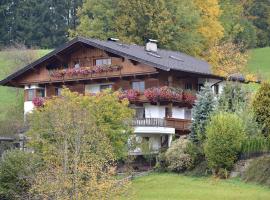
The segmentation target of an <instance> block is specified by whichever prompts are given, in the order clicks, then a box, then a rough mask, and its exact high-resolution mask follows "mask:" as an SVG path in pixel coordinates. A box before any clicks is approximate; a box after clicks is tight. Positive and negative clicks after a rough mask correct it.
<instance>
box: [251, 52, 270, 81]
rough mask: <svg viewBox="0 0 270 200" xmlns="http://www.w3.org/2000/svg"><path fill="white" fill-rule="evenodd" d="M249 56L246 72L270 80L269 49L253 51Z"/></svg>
mask: <svg viewBox="0 0 270 200" xmlns="http://www.w3.org/2000/svg"><path fill="white" fill-rule="evenodd" d="M249 55H250V58H249V62H248V70H249V71H250V72H252V73H255V74H259V75H261V76H262V78H263V79H265V80H270V47H265V48H260V49H253V50H251V51H250V53H249Z"/></svg>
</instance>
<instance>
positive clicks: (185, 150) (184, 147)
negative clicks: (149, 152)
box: [165, 138, 196, 172]
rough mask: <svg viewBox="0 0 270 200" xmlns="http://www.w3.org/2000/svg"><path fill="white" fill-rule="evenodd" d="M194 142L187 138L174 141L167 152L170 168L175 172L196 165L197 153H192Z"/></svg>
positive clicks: (166, 158)
mask: <svg viewBox="0 0 270 200" xmlns="http://www.w3.org/2000/svg"><path fill="white" fill-rule="evenodd" d="M191 145H192V143H191V142H190V141H189V140H187V139H182V138H180V139H178V140H176V141H174V142H173V143H172V145H171V147H170V148H169V149H168V150H167V152H166V153H165V160H166V164H167V166H168V170H170V171H174V172H184V171H185V170H188V169H191V168H193V167H194V163H195V160H196V154H191V153H190V150H191V149H192V148H193V147H192V146H191Z"/></svg>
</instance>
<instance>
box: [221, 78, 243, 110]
mask: <svg viewBox="0 0 270 200" xmlns="http://www.w3.org/2000/svg"><path fill="white" fill-rule="evenodd" d="M247 106H248V92H247V91H246V90H245V89H244V87H243V86H242V85H241V84H240V83H235V82H227V83H226V85H225V86H224V87H223V90H222V93H221V94H220V96H219V99H218V110H219V111H225V112H232V113H234V112H241V111H243V110H244V109H245V108H246V107H247Z"/></svg>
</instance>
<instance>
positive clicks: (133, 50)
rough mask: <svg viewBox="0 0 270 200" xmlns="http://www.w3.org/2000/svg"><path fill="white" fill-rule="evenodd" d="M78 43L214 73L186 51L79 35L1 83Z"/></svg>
mask: <svg viewBox="0 0 270 200" xmlns="http://www.w3.org/2000/svg"><path fill="white" fill-rule="evenodd" d="M76 43H83V44H85V45H90V46H93V47H96V48H99V49H103V50H105V51H107V52H110V53H113V54H116V55H119V56H123V57H127V58H129V59H132V60H135V61H138V62H141V63H144V64H147V65H150V66H153V67H156V68H159V69H162V70H165V71H170V70H179V71H183V72H190V73H195V74H201V75H211V76H213V74H212V73H211V71H210V65H209V64H208V63H207V62H205V61H202V60H200V59H197V58H194V57H192V56H188V55H186V54H184V53H181V52H177V51H170V50H164V49H158V51H157V52H156V53H153V52H147V51H145V48H144V46H139V45H135V44H134V45H127V44H122V43H119V42H114V41H101V40H97V39H89V38H83V37H77V38H75V39H73V40H71V41H70V42H67V43H66V44H64V45H63V46H61V47H60V48H58V49H56V50H54V51H52V52H50V53H48V54H47V55H45V56H44V57H42V58H40V59H38V60H36V61H35V62H33V63H31V64H29V65H27V66H25V67H23V68H21V69H20V70H18V71H16V72H15V73H13V74H11V75H9V76H8V77H6V78H5V79H3V80H2V81H0V85H7V84H8V82H9V81H10V80H12V79H14V78H16V77H17V76H19V75H21V74H23V73H24V72H26V71H28V70H29V69H31V68H34V67H35V66H37V65H39V64H41V63H42V62H44V61H46V60H48V59H50V58H51V57H53V56H55V55H57V54H58V53H61V52H62V51H64V50H65V49H67V48H69V47H71V46H72V45H74V44H76Z"/></svg>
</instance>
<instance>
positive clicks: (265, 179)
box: [243, 156, 270, 186]
mask: <svg viewBox="0 0 270 200" xmlns="http://www.w3.org/2000/svg"><path fill="white" fill-rule="evenodd" d="M243 180H245V181H248V182H254V183H259V184H264V185H267V186H270V157H266V156H265V157H261V158H257V159H255V160H253V161H251V163H250V165H249V166H248V168H247V170H246V171H245V172H244V175H243Z"/></svg>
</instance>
